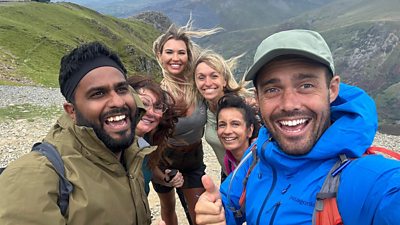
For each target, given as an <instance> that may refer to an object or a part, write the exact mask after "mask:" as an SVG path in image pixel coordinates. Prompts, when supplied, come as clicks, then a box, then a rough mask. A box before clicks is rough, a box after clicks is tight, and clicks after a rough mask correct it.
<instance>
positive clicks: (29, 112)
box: [0, 104, 63, 121]
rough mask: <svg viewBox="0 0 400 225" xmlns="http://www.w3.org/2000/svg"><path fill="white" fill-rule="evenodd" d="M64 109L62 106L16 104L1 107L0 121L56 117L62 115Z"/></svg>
mask: <svg viewBox="0 0 400 225" xmlns="http://www.w3.org/2000/svg"><path fill="white" fill-rule="evenodd" d="M62 112H63V109H62V108H61V107H56V106H51V107H40V106H35V105H30V104H23V105H14V106H9V107H5V108H0V121H5V120H10V119H11V120H19V119H27V120H29V121H34V120H35V118H49V119H51V118H54V117H55V116H59V115H61V113H62Z"/></svg>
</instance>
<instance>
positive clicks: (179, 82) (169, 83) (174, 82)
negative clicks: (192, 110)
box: [153, 18, 222, 112]
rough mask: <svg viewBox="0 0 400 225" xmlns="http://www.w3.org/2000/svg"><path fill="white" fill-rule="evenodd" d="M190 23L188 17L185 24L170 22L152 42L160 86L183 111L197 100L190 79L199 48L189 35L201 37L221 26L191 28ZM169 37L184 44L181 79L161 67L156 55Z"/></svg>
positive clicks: (214, 31) (160, 52) (217, 30)
mask: <svg viewBox="0 0 400 225" xmlns="http://www.w3.org/2000/svg"><path fill="white" fill-rule="evenodd" d="M192 23H193V21H192V19H191V18H190V19H189V21H188V22H187V24H186V25H185V26H182V27H177V26H176V25H175V24H172V25H171V26H170V27H169V28H168V30H167V31H166V32H165V33H164V34H162V35H160V36H159V37H158V38H157V39H156V40H155V41H154V43H153V53H154V54H155V56H156V58H157V61H158V63H159V65H160V66H161V69H162V72H163V79H162V80H161V86H162V88H163V89H164V90H166V91H168V92H169V93H170V94H171V95H172V96H173V98H174V99H175V101H176V103H177V104H178V105H181V106H180V107H179V108H183V109H184V110H183V111H184V112H185V111H186V110H187V109H188V108H189V107H190V106H191V105H192V104H194V103H196V101H197V99H196V88H195V87H194V86H193V82H192V81H191V79H192V77H193V76H192V74H193V64H194V59H195V58H197V56H198V55H199V54H200V52H201V48H200V46H198V45H197V44H195V43H194V42H193V41H192V40H191V37H196V38H201V37H205V36H208V35H212V34H215V33H217V32H219V31H220V30H222V28H219V27H217V28H213V29H200V30H193V27H192V25H193V24H192ZM171 39H174V40H181V41H183V42H184V43H185V44H186V49H187V55H188V63H187V65H186V68H185V69H184V71H183V72H182V73H183V76H180V77H182V78H181V79H180V78H178V77H177V76H174V75H171V74H169V73H168V71H167V70H165V69H164V68H163V66H162V63H161V61H160V59H159V57H158V55H160V54H162V51H163V47H164V45H165V43H166V42H167V41H168V40H171Z"/></svg>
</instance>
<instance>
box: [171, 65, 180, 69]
mask: <svg viewBox="0 0 400 225" xmlns="http://www.w3.org/2000/svg"><path fill="white" fill-rule="evenodd" d="M180 66H181V65H179V64H171V67H172V68H179V67H180Z"/></svg>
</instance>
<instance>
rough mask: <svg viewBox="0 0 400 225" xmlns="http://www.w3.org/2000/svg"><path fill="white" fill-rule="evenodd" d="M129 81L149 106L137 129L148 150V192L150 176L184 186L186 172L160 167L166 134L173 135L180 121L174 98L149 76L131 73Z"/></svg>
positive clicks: (163, 181)
mask: <svg viewBox="0 0 400 225" xmlns="http://www.w3.org/2000/svg"><path fill="white" fill-rule="evenodd" d="M128 83H129V85H130V86H131V87H132V88H133V89H135V91H136V92H137V93H138V95H139V98H140V99H141V100H142V102H143V105H144V107H145V108H146V113H145V114H144V115H143V116H142V117H141V119H140V121H139V122H138V123H137V126H136V129H135V133H136V135H137V136H138V137H139V139H138V145H139V147H140V148H141V149H142V152H143V153H144V154H146V153H148V154H149V155H148V156H146V158H145V161H144V163H143V175H144V178H145V189H146V193H147V194H148V193H149V191H150V188H149V183H150V180H152V181H153V182H156V183H159V184H162V185H165V186H169V187H181V186H182V184H183V176H182V174H181V173H180V172H179V171H177V173H176V175H175V176H174V177H173V178H171V177H170V175H169V174H170V172H171V170H169V169H166V170H164V171H161V169H159V167H157V165H158V163H159V160H160V157H161V154H162V152H163V150H164V149H165V147H166V143H167V142H166V141H167V137H169V136H171V135H172V133H173V130H174V128H175V123H176V122H177V117H176V115H175V113H174V112H173V110H172V106H173V105H174V104H175V102H174V99H173V98H172V97H171V96H170V94H169V93H168V92H166V91H164V90H163V89H161V87H160V85H159V84H158V83H157V82H156V81H155V80H154V79H152V78H151V77H149V76H141V75H134V76H130V77H129V78H128ZM149 152H151V153H149Z"/></svg>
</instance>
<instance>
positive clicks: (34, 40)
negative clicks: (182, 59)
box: [0, 2, 159, 87]
mask: <svg viewBox="0 0 400 225" xmlns="http://www.w3.org/2000/svg"><path fill="white" fill-rule="evenodd" d="M0 33H1V35H0V53H1V52H7V54H8V55H9V56H10V57H12V58H13V60H14V63H15V64H16V65H17V69H16V70H15V71H12V72H10V73H9V74H7V76H11V77H17V78H18V77H23V76H27V77H29V78H30V79H31V80H32V81H33V82H34V83H36V84H41V85H44V86H50V87H56V86H57V85H58V81H57V80H58V70H59V62H60V59H61V57H62V56H63V55H64V54H65V53H67V51H69V50H70V49H72V48H74V47H76V46H77V45H79V44H80V43H83V42H89V41H95V40H97V41H101V42H103V43H105V44H106V45H107V46H109V47H110V48H111V49H113V50H114V51H116V52H117V53H118V54H119V55H120V56H121V58H122V61H123V62H124V64H125V66H126V67H127V69H128V70H129V72H130V73H131V74H135V73H138V72H147V73H157V72H159V69H158V66H157V63H156V61H155V59H154V57H153V55H152V51H151V48H152V42H153V40H155V39H156V37H157V36H158V35H159V32H158V31H157V30H155V29H154V28H153V27H151V26H150V25H147V24H144V23H142V22H139V21H135V20H126V19H117V18H114V17H110V16H104V15H102V14H99V13H97V12H95V11H92V10H89V9H87V8H84V7H81V6H78V5H75V4H71V3H52V4H43V3H36V2H31V3H19V4H18V3H16V4H5V5H3V6H1V7H0ZM128 49H129V51H128ZM143 61H145V62H146V63H147V67H145V66H143V65H142V64H143V63H142V62H143ZM5 63H7V62H5ZM148 65H154V66H153V67H150V68H148ZM144 68H145V69H146V71H142V70H143V69H144Z"/></svg>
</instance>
